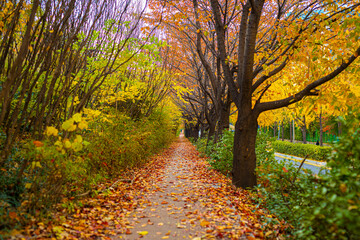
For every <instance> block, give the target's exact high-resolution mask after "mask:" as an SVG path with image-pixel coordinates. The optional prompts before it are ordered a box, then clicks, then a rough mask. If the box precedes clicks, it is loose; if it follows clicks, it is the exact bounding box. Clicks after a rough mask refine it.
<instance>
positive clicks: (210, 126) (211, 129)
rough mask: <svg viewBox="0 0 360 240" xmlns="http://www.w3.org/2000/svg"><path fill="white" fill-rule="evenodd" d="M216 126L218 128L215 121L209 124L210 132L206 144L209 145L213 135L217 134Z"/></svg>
mask: <svg viewBox="0 0 360 240" xmlns="http://www.w3.org/2000/svg"><path fill="white" fill-rule="evenodd" d="M215 128H216V125H215V123H212V124H209V132H208V138H207V141H206V146H208V145H209V142H210V140H211V137H213V136H214V135H215Z"/></svg>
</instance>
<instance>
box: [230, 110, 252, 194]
mask: <svg viewBox="0 0 360 240" xmlns="http://www.w3.org/2000/svg"><path fill="white" fill-rule="evenodd" d="M257 127H258V123H257V117H256V116H251V115H250V116H249V117H247V118H241V117H238V119H237V121H236V126H235V136H234V149H233V170H232V183H233V184H234V185H235V186H237V187H242V188H252V187H254V186H256V185H257V181H256V174H255V168H256V154H255V142H256V134H257Z"/></svg>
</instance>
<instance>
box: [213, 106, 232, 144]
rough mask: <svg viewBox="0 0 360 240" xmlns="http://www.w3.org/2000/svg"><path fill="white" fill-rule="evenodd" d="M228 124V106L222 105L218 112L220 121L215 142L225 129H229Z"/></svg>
mask: <svg viewBox="0 0 360 240" xmlns="http://www.w3.org/2000/svg"><path fill="white" fill-rule="evenodd" d="M229 124H230V104H224V105H223V106H222V107H221V110H220V119H219V122H218V129H217V131H216V133H215V141H217V140H218V139H219V138H220V137H221V135H222V133H223V131H224V130H225V129H229Z"/></svg>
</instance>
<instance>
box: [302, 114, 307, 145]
mask: <svg viewBox="0 0 360 240" xmlns="http://www.w3.org/2000/svg"><path fill="white" fill-rule="evenodd" d="M302 124H303V125H302V127H301V132H302V138H303V143H304V144H306V118H305V116H304V118H303V122H302Z"/></svg>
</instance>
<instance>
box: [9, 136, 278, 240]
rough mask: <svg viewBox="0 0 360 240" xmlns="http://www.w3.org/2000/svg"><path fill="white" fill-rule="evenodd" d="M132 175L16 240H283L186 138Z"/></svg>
mask: <svg viewBox="0 0 360 240" xmlns="http://www.w3.org/2000/svg"><path fill="white" fill-rule="evenodd" d="M127 178H128V179H129V181H127V180H124V179H123V178H122V179H120V180H118V181H113V182H112V183H108V184H107V185H104V186H102V189H103V190H102V191H101V193H100V194H98V195H97V196H96V197H92V198H90V197H88V198H84V199H82V200H81V201H80V202H79V203H78V204H77V205H75V206H74V207H73V208H71V210H72V211H69V206H71V202H63V203H62V204H60V205H59V207H58V208H57V211H55V212H54V217H53V220H52V221H50V222H45V221H42V222H40V221H38V220H36V219H35V218H34V219H33V220H32V224H30V225H29V226H28V227H26V228H24V229H23V230H21V231H20V230H16V231H13V232H12V235H13V238H24V239H30V238H31V239H34V238H37V239H48V238H50V239H51V238H53V239H139V238H143V239H196V240H198V239H282V238H283V237H282V235H281V234H282V232H283V231H284V227H285V225H284V224H282V223H281V222H280V221H279V220H277V219H276V217H275V216H273V215H271V214H269V213H268V212H267V211H266V210H264V209H261V208H258V207H257V205H256V203H255V202H253V201H252V200H251V196H250V194H251V193H249V192H248V191H245V190H241V189H234V188H233V187H232V185H231V181H230V179H228V178H226V177H225V176H224V175H222V174H220V173H218V172H216V171H214V170H212V169H210V168H209V164H208V163H207V162H206V159H204V158H201V157H199V156H198V152H197V151H196V150H195V148H194V146H193V145H191V143H190V142H189V141H188V140H186V139H185V138H179V140H178V141H176V142H175V143H173V144H172V145H171V147H170V148H168V149H167V150H165V151H163V152H162V153H161V154H158V155H156V156H154V157H153V158H151V160H150V161H149V163H148V164H146V165H145V166H144V167H142V168H141V169H138V170H136V171H135V172H131V173H128V176H127ZM104 189H105V190H104ZM64 201H66V200H64ZM64 206H67V207H64Z"/></svg>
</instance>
